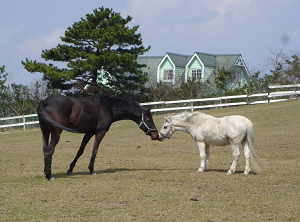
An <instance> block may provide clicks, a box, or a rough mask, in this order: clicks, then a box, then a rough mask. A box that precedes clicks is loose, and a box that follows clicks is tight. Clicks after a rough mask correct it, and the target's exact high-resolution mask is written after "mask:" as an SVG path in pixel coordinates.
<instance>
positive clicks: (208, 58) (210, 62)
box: [195, 52, 216, 67]
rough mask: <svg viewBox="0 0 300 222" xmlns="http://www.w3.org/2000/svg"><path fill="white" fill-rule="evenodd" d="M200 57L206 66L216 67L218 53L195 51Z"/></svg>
mask: <svg viewBox="0 0 300 222" xmlns="http://www.w3.org/2000/svg"><path fill="white" fill-rule="evenodd" d="M195 53H196V54H197V56H198V57H199V59H200V60H201V61H202V62H203V64H204V66H212V67H216V55H212V54H208V53H202V52H195Z"/></svg>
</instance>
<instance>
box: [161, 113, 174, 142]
mask: <svg viewBox="0 0 300 222" xmlns="http://www.w3.org/2000/svg"><path fill="white" fill-rule="evenodd" d="M174 131H175V128H174V125H173V122H172V119H171V118H170V117H169V116H168V117H165V121H164V125H163V126H162V127H161V130H160V132H159V134H158V140H159V141H164V140H165V139H166V138H168V139H170V138H171V137H172V135H173V133H174Z"/></svg>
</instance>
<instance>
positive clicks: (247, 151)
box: [243, 139, 251, 175]
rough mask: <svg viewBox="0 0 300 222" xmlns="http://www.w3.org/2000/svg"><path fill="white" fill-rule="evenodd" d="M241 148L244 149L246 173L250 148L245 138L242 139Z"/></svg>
mask: <svg viewBox="0 0 300 222" xmlns="http://www.w3.org/2000/svg"><path fill="white" fill-rule="evenodd" d="M243 149H244V155H245V159H246V166H245V171H244V174H246V175H248V174H249V173H250V170H251V169H250V149H249V145H248V141H247V140H246V139H245V140H244V141H243Z"/></svg>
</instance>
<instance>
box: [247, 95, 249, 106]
mask: <svg viewBox="0 0 300 222" xmlns="http://www.w3.org/2000/svg"><path fill="white" fill-rule="evenodd" d="M247 105H249V96H248V94H247Z"/></svg>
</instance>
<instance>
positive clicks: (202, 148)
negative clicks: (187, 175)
mask: <svg viewBox="0 0 300 222" xmlns="http://www.w3.org/2000/svg"><path fill="white" fill-rule="evenodd" d="M197 146H198V148H199V154H200V167H199V169H198V172H203V171H204V169H205V162H206V153H205V143H203V142H197Z"/></svg>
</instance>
